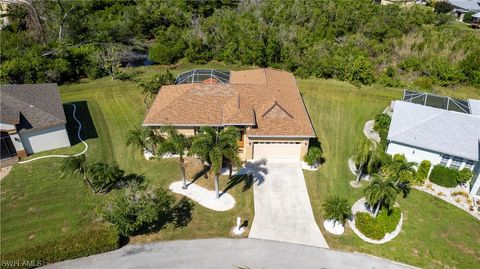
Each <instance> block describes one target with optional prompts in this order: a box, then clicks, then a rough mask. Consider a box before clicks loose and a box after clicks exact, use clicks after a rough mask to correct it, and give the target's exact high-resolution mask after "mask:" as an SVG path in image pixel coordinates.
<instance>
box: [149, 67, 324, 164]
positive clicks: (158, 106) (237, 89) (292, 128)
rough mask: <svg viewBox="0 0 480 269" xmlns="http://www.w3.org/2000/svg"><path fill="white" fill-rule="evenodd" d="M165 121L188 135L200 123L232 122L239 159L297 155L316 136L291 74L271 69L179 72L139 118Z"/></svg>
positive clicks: (218, 124) (153, 123)
mask: <svg viewBox="0 0 480 269" xmlns="http://www.w3.org/2000/svg"><path fill="white" fill-rule="evenodd" d="M165 125H172V126H174V127H176V129H177V130H178V131H179V132H180V133H183V134H185V135H189V136H193V135H195V134H197V133H198V132H199V128H200V127H201V126H212V127H215V128H218V129H221V128H224V127H226V126H236V127H238V128H239V129H240V132H241V139H240V142H239V143H240V144H239V148H240V152H239V155H240V158H241V159H243V160H251V159H264V158H265V159H293V160H300V159H303V157H304V156H305V154H306V153H307V149H308V146H309V140H310V138H314V137H316V136H315V132H314V129H313V126H312V124H311V122H310V118H309V115H308V112H307V110H306V108H305V105H304V103H303V99H302V97H301V95H300V92H299V90H298V87H297V83H296V81H295V78H294V76H293V75H292V74H291V73H289V72H285V71H280V70H275V69H271V68H264V69H252V70H244V71H231V72H228V71H219V70H210V69H208V70H207V69H195V70H191V71H188V72H185V73H183V74H180V75H179V76H178V77H177V79H176V84H175V85H168V86H163V87H162V88H161V89H160V92H159V94H158V95H157V97H156V99H155V101H154V103H153V105H152V106H151V108H150V110H149V111H148V114H147V116H146V118H145V120H144V122H143V126H150V127H161V126H165Z"/></svg>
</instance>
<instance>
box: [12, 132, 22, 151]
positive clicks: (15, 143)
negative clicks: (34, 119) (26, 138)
mask: <svg viewBox="0 0 480 269" xmlns="http://www.w3.org/2000/svg"><path fill="white" fill-rule="evenodd" d="M10 139H11V140H12V143H13V146H14V147H15V150H16V151H17V152H18V151H22V150H25V149H24V147H23V142H22V139H21V138H20V136H19V135H18V134H10Z"/></svg>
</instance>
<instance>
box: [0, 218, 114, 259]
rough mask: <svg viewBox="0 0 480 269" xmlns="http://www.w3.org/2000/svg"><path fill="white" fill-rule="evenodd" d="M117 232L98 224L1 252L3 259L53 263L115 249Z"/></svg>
mask: <svg viewBox="0 0 480 269" xmlns="http://www.w3.org/2000/svg"><path fill="white" fill-rule="evenodd" d="M119 241H120V240H119V236H118V233H117V232H116V231H115V229H113V227H110V226H104V225H102V226H99V227H96V228H91V229H88V230H81V231H79V232H77V233H75V234H71V235H66V236H63V237H62V238H61V239H60V240H57V241H48V242H45V243H42V244H39V245H34V246H30V247H25V248H20V249H16V250H13V251H11V252H8V253H3V252H2V254H1V260H2V262H3V261H37V263H38V264H47V263H54V262H58V261H63V260H68V259H74V258H78V257H84V256H89V255H94V254H98V253H102V252H107V251H111V250H115V249H117V248H118V247H119Z"/></svg>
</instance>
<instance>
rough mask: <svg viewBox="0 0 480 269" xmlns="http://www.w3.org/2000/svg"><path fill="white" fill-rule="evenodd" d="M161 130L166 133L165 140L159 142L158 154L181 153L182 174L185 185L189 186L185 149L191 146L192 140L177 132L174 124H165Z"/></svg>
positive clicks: (185, 186) (184, 186)
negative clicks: (186, 175)
mask: <svg viewBox="0 0 480 269" xmlns="http://www.w3.org/2000/svg"><path fill="white" fill-rule="evenodd" d="M160 131H161V132H162V133H163V134H164V135H165V140H164V141H162V142H161V143H160V144H159V148H158V154H164V153H168V152H170V153H173V154H178V155H179V163H180V176H181V177H182V181H183V186H182V188H184V189H186V188H187V179H186V178H185V159H184V156H185V151H187V150H188V148H189V147H190V140H189V139H188V138H187V137H186V136H185V135H183V134H179V133H177V130H176V129H175V128H174V127H172V126H164V127H162V128H160Z"/></svg>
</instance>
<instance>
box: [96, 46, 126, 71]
mask: <svg viewBox="0 0 480 269" xmlns="http://www.w3.org/2000/svg"><path fill="white" fill-rule="evenodd" d="M124 54H125V47H124V46H123V45H120V44H114V43H107V44H103V47H102V49H101V50H99V51H97V53H96V54H95V62H96V63H97V64H98V65H99V67H100V68H102V69H104V70H106V71H107V73H108V74H109V75H110V77H111V78H112V79H115V76H116V75H117V73H118V68H119V67H120V64H121V60H122V57H123V55H124Z"/></svg>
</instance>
